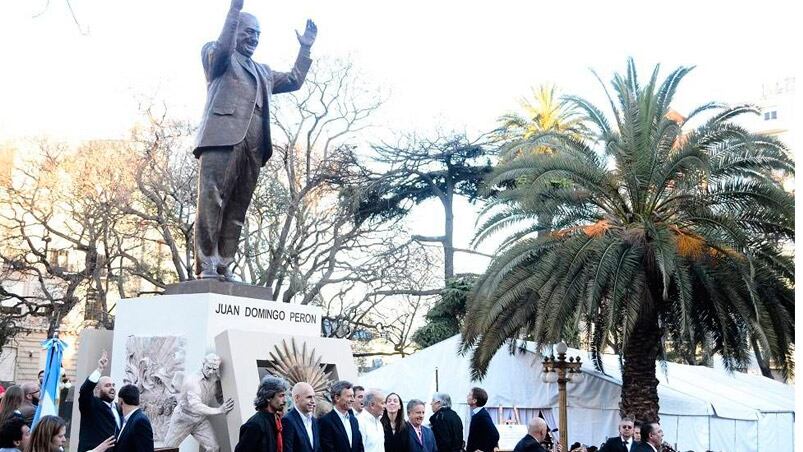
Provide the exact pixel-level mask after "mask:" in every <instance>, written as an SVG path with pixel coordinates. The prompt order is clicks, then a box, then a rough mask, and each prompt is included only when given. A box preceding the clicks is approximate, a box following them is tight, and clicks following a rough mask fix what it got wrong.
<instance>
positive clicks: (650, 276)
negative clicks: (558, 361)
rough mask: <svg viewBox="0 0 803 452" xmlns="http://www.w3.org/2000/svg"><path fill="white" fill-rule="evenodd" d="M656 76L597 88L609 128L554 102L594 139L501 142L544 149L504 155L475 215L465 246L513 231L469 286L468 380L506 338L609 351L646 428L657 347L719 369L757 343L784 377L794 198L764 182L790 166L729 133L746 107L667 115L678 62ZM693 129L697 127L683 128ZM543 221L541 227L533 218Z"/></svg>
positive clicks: (625, 402) (761, 144) (768, 143)
mask: <svg viewBox="0 0 803 452" xmlns="http://www.w3.org/2000/svg"><path fill="white" fill-rule="evenodd" d="M658 69H659V67H658V66H656V67H655V70H654V71H653V73H652V76H651V78H650V79H649V81H648V82H647V84H646V85H643V86H642V85H641V84H640V83H639V80H638V78H637V74H636V70H635V65H634V63H633V61H632V60H630V61H628V68H627V73H626V74H624V75H616V76H615V77H614V79H613V80H612V82H611V83H612V86H613V90H614V93H615V97H612V96H611V93H610V92H608V90H607V89H605V93H606V94H607V95H608V100H609V102H610V106H611V109H612V110H613V123H612V124H613V125H611V123H609V121H608V119H606V117H605V115H604V114H603V113H602V111H601V110H600V109H599V108H597V107H596V106H594V105H593V104H591V103H590V102H588V101H586V100H584V99H581V98H577V97H569V98H568V99H569V100H570V101H571V102H573V103H574V104H575V105H577V106H578V107H579V108H581V109H582V110H583V111H584V112H585V115H586V116H587V120H588V122H589V124H590V125H591V126H592V130H593V131H594V136H593V138H590V139H582V138H581V139H578V138H576V137H573V136H572V135H571V134H565V133H560V132H557V133H540V134H536V135H534V136H532V137H529V138H527V139H523V140H521V141H520V142H518V143H513V144H511V146H512V147H513V148H515V147H516V146H523V147H528V148H532V146H537V145H541V144H544V145H547V146H549V147H550V148H552V149H555V150H556V152H554V153H545V154H544V153H536V154H530V155H526V156H522V157H519V158H517V159H514V160H512V161H510V162H508V163H506V164H503V165H500V166H499V167H498V168H496V169H495V171H494V172H493V173H492V175H491V176H490V179H489V186H491V187H499V186H501V187H506V188H505V189H504V190H502V191H501V192H500V193H499V195H498V196H497V197H496V198H495V199H494V200H493V201H492V202H490V203H489V204H488V205H487V206H486V207H485V209H484V212H483V218H484V220H483V223H482V224H481V225H480V227H479V229H478V232H477V235H476V237H475V242H481V241H482V240H484V239H486V238H487V237H489V236H491V235H494V234H495V233H499V232H506V231H510V229H511V228H514V230H513V231H512V232H508V234H507V236H505V238H504V240H503V242H502V244H501V245H500V249H499V252H498V253H497V255H496V256H497V257H496V258H495V259H494V260H493V261H492V262H491V265H490V266H489V268H488V270H487V271H486V273H485V274H484V275H483V276H482V277H481V278H480V279H479V280H478V281H477V284H476V285H475V287H474V290H473V292H472V294H471V301H470V305H469V309H468V312H467V314H466V317H465V320H464V323H463V331H462V333H463V339H462V350H463V351H464V352H471V363H472V369H473V373H474V376H475V377H482V376H483V375H484V374H485V372H486V370H487V367H488V364H489V362H490V360H491V358H492V357H493V355H494V354H495V353H496V351H497V350H498V349H499V348H500V347H502V346H503V345H504V344H506V343H508V344H509V345H510V346H511V347H512V344H514V341H511V339H517V338H528V339H531V340H534V341H536V343H538V344H540V346H542V347H546V346H547V345H548V344H553V343H555V342H557V341H559V340H561V338H562V337H563V336H564V334H566V333H568V332H570V331H578V330H579V331H584V332H585V334H586V335H587V337H586V340H587V341H588V343H590V344H591V347H592V352H593V353H595V356H598V354H597V353H598V352H600V351H602V350H604V349H605V348H607V347H614V348H615V349H618V350H621V352H622V355H623V364H622V383H623V387H622V394H627V397H623V398H622V401H621V402H620V409H621V411H622V414H629V415H635V416H637V417H638V418H639V419H643V420H647V421H650V420H657V418H658V394H657V389H656V388H657V384H658V381H657V379H656V378H655V370H656V359H658V358H659V357H660V355H661V352H662V343H663V341H665V340H667V341H671V342H672V346H673V349H674V350H675V351H676V352H677V351H680V352H682V353H685V354H686V355H692V356H693V355H694V354H695V353H696V352H697V351H699V350H701V349H702V348H703V347H710V348H711V349H712V350H713V352H715V353H719V354H721V355H722V357H723V359H724V362H725V364H726V366H727V367H728V368H729V369H731V370H736V369H740V368H742V367H744V366H745V365H746V364H747V363H748V362H749V358H750V346H749V344H750V341H751V340H756V341H757V343H758V344H759V345H760V347H761V348H762V349H763V351H764V352H765V353H766V354H768V355H769V356H770V357H771V358H773V359H775V361H776V363H777V364H779V365H780V366H781V368H782V369H783V371H784V372H785V374H786V375H787V376H788V375H791V372H792V368H793V363H792V356H791V354H792V353H791V351H790V348H791V346H792V344H793V342H794V320H793V319H794V304H793V303H794V298H793V295H794V289H793V284H794V282H793V281H794V264H793V260H792V257H791V256H790V255H789V254H788V251H784V246H785V245H786V246H787V248H788V245H789V244H791V243H792V242H793V241H794V198H793V196H792V195H790V194H789V193H787V192H785V191H784V190H783V189H782V188H781V186H780V185H779V183H778V182H776V181H775V180H774V179H773V177H772V175H771V173H772V172H775V173H776V174H792V173H793V171H794V166H793V162H792V160H791V159H790V157H789V154H788V151H787V149H786V148H785V147H784V145H783V144H781V143H780V142H778V141H777V140H775V139H773V138H769V137H765V136H758V135H754V134H751V133H750V132H748V131H747V130H744V129H743V128H741V127H739V126H738V125H736V124H734V122H733V118H735V117H737V116H738V115H741V114H744V113H751V112H752V113H756V112H757V110H756V109H755V108H753V107H751V106H737V107H725V106H723V105H719V104H715V103H709V104H705V105H703V106H701V107H699V108H697V109H695V110H694V111H692V112H691V113H690V114H689V115H688V117H687V118H679V117H678V116H677V115H670V114H668V113H669V112H670V109H669V105H670V103H671V101H672V97H673V95H674V94H675V92H676V90H677V88H678V84H679V83H680V81H681V80H682V79H683V77H684V76H686V75H687V74H688V73H689V71H690V70H691V69H692V68H686V67H681V68H678V69H676V70H675V71H673V72H672V73H671V74H670V75H669V76H668V77H667V78H666V79H665V80H664V81H663V82H662V83H661V84H660V85H659V84H658ZM595 75H596V74H595ZM597 78H598V79H599V77H597ZM600 82H601V81H600ZM603 87H604V84H603ZM692 120H697V121H698V124H699V125H698V126H697V127H694V128H692V129H691V130H690V131H689V132H688V133H686V134H683V133H682V132H681V130H682V128H683V127H684V126H686V127H687V128H689V126H690V125H691V124H690V123H689V121H692ZM595 145H596V146H597V147H598V149H599V150H595V148H594V146H595ZM514 152H515V150H514ZM522 179H524V180H526V181H527V183H526V184H522V183H517V181H521V180H522ZM555 180H561V181H564V182H563V183H561V184H560V185H559V186H556V185H555V183H554V181H555ZM545 215H550V216H551V218H552V222H551V224H539V223H538V219H539V218H543V217H544V216H545ZM545 229H547V230H551V231H552V232H550V233H549V234H545V235H541V236H540V237H539V236H537V233H538V231H540V230H545ZM595 361H596V362H597V365H598V366H601V361H600V360H595ZM600 368H601V367H600Z"/></svg>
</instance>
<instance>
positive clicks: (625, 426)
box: [621, 425, 633, 430]
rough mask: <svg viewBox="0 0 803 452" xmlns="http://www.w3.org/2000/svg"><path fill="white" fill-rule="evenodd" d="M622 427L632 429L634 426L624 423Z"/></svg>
mask: <svg viewBox="0 0 803 452" xmlns="http://www.w3.org/2000/svg"><path fill="white" fill-rule="evenodd" d="M621 428H626V429H628V430H630V429H631V428H633V427H631V426H629V425H622V426H621Z"/></svg>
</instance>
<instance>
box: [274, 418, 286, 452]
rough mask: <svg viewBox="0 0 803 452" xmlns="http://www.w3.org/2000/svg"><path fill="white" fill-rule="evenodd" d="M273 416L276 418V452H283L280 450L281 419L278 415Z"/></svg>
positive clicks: (281, 446) (281, 445)
mask: <svg viewBox="0 0 803 452" xmlns="http://www.w3.org/2000/svg"><path fill="white" fill-rule="evenodd" d="M274 416H276V452H284V451H283V450H282V448H283V444H282V418H281V417H279V415H278V414H274Z"/></svg>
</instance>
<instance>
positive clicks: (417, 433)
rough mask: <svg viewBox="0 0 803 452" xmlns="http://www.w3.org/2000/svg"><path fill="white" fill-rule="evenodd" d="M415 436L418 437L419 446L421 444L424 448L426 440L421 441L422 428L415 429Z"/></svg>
mask: <svg viewBox="0 0 803 452" xmlns="http://www.w3.org/2000/svg"><path fill="white" fill-rule="evenodd" d="M415 434H416V435H417V436H418V444H421V445H422V446H423V445H424V440H423V439H421V429H420V428H417V429H415Z"/></svg>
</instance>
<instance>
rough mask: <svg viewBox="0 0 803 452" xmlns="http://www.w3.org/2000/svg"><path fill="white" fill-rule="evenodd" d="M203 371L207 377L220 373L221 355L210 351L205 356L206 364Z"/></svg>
mask: <svg viewBox="0 0 803 452" xmlns="http://www.w3.org/2000/svg"><path fill="white" fill-rule="evenodd" d="M201 372H202V373H203V374H204V377H206V378H213V377H217V376H219V375H220V357H219V356H217V355H216V354H214V353H210V354H208V355H206V356H205V357H204V366H203V368H201Z"/></svg>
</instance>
